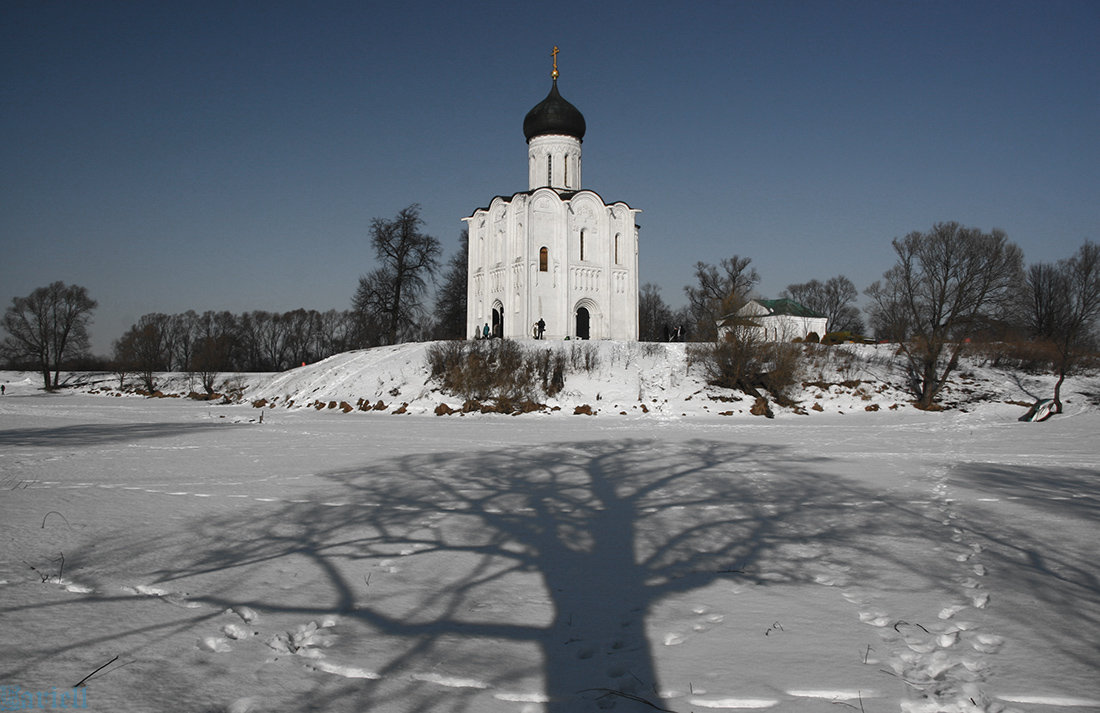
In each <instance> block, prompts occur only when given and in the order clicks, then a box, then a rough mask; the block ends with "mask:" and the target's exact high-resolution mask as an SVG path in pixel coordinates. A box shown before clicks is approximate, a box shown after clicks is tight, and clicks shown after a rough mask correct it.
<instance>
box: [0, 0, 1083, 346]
mask: <svg viewBox="0 0 1100 713" xmlns="http://www.w3.org/2000/svg"><path fill="white" fill-rule="evenodd" d="M1098 37H1100V2H1096V1H1095V0H1084V1H1081V2H1059V1H1057V0H1053V1H1043V2H1025V3H1020V2H965V1H954V0H953V1H951V2H936V1H933V0H929V1H923V0H922V1H920V2H890V1H888V0H877V1H875V2H854V1H853V2H825V1H815V2H809V1H807V2H783V1H773V0H769V1H767V2H764V1H760V2H706V1H697V2H691V3H673V2H644V1H642V2H639V1H634V2H606V3H602V2H552V3H523V2H483V3H469V4H466V3H460V2H453V1H451V2H402V3H399V2H365V1H364V2H324V1H321V2H278V1H271V0H264V1H262V2H261V1H260V0H256V1H255V2H229V1H219V2H210V3H206V2H194V1H188V2H176V3H169V2H87V1H85V0H81V1H80V2H62V1H59V0H49V1H44V0H33V1H25V2H22V1H21V2H10V1H6V0H3V1H0V167H2V169H0V276H2V277H0V301H2V302H3V305H4V306H7V305H8V304H10V298H11V297H14V296H23V295H26V294H28V293H29V292H30V291H31V290H33V289H34V288H35V287H39V286H42V285H45V284H48V283H49V282H52V281H54V280H63V281H65V282H68V283H76V284H80V285H83V286H85V287H87V288H88V290H89V292H90V294H91V296H92V297H93V298H95V299H97V300H98V301H99V308H98V310H97V311H96V314H95V320H94V323H93V325H92V337H93V346H94V349H95V351H96V352H97V353H100V354H106V353H108V352H109V350H110V345H111V342H112V341H113V340H114V339H117V338H118V337H119V336H120V335H121V333H122V332H123V331H124V330H125V329H126V328H127V327H128V326H129V325H130V324H132V323H133V322H134V321H136V320H137V318H138V317H140V316H141V315H142V314H145V313H147V312H167V313H175V312H183V311H186V310H188V309H194V310H196V311H199V312H202V311H204V310H208V309H216V310H221V309H228V310H231V311H234V312H242V311H247V310H254V309H264V310H270V311H285V310H290V309H295V308H298V307H305V308H307V309H318V310H326V309H331V308H339V309H346V308H347V307H349V306H350V300H351V296H352V293H353V292H354V290H355V287H356V285H357V282H358V278H359V276H360V275H362V274H364V273H366V272H368V271H369V270H370V269H372V268H373V267H374V260H373V255H372V252H371V249H370V244H369V241H368V229H369V225H370V221H371V219H372V218H374V217H385V218H389V217H392V216H394V215H395V214H396V213H397V212H398V211H399V210H401V209H402V208H404V207H406V206H408V205H409V204H411V203H420V204H421V206H422V213H423V217H424V218H425V220H426V225H425V230H426V231H427V232H428V233H430V234H432V235H434V236H436V237H438V238H439V239H440V240H441V241H442V242H443V244H444V246H445V251H446V253H447V255H450V254H451V253H453V252H454V251H455V250H457V247H458V235H459V233H460V231H461V230H462V227H463V223H462V222H461V218H463V217H464V216H467V215H469V214H470V213H472V212H473V210H474V209H476V208H478V207H481V206H485V205H487V204H488V202H489V201H490V200H491V199H492V197H493V196H495V195H498V194H509V195H510V194H511V193H514V192H516V191H522V190H526V188H527V147H526V144H525V143H524V138H523V133H522V123H523V117H524V115H525V114H526V113H527V111H528V110H529V109H530V108H531V107H532V106H534V105H535V104H536V103H538V102H539V101H541V100H542V99H543V98H544V97H545V96H546V93H547V91H548V90H549V88H550V76H549V74H550V69H551V64H550V50H551V49H552V47H553V46H554V45H557V46H559V47H560V48H561V54H560V55H559V69H560V71H561V78H560V80H559V88H560V90H561V93H562V95H563V96H564V97H565V98H566V99H568V100H569V101H570V102H572V103H573V104H574V105H576V106H577V107H578V108H579V109H580V110H581V112H582V113H583V114H584V116H585V118H586V120H587V123H588V132H587V134H586V136H585V140H584V187H585V188H589V189H592V190H595V191H597V192H598V193H599V194H600V195H602V196H603V197H604V198H605V199H606V200H608V201H609V202H610V201H619V200H622V201H625V202H626V203H628V204H630V205H631V206H632V207H635V208H640V209H641V210H642V211H643V212H642V213H641V215H640V216H639V218H638V222H639V224H640V225H641V247H640V251H641V252H640V264H641V280H642V282H654V283H657V284H658V285H660V286H661V288H662V294H663V296H664V298H665V299H666V301H668V302H669V303H670V304H671V305H673V306H674V307H675V306H679V305H680V304H682V303H683V297H682V288H683V286H684V285H685V284H687V283H689V282H690V281H691V276H692V268H693V266H694V264H695V262H696V261H698V260H703V261H706V262H712V263H717V262H718V260H720V259H721V258H723V257H728V256H730V255H732V254H739V255H743V256H748V257H750V258H752V260H753V264H754V265H755V266H756V268H757V269H758V270H759V272H760V274H761V276H762V278H763V281H762V283H761V285H760V292H761V294H762V295H763V296H766V297H774V296H776V295H777V293H778V292H779V291H780V290H782V289H783V288H784V287H786V286H787V285H788V284H790V283H792V282H804V281H807V280H810V279H812V278H818V279H826V278H828V277H831V276H833V275H837V274H841V273H843V274H846V275H847V276H848V277H850V278H851V279H852V280H853V281H854V282H855V283H856V285H857V286H858V287H859V288H860V289H861V290H862V289H863V288H864V287H865V286H866V285H868V284H869V283H870V282H872V281H873V280H875V279H877V278H879V277H880V276H881V274H882V272H883V271H884V270H886V269H887V268H888V267H890V265H891V264H893V254H892V250H891V246H890V241H891V239H893V238H895V237H899V236H902V235H904V234H906V233H908V232H910V231H913V230H926V229H928V228H930V227H931V226H932V224H933V223H935V222H938V221H945V220H955V221H958V222H960V223H962V224H964V225H968V226H974V227H979V228H982V229H983V230H989V229H992V228H995V227H996V228H1001V229H1003V230H1005V231H1006V232H1007V233H1008V235H1009V237H1010V238H1011V239H1012V240H1014V241H1016V242H1017V243H1018V244H1019V245H1020V246H1021V247H1022V248H1023V250H1024V255H1025V259H1026V260H1027V261H1029V262H1032V261H1038V260H1055V259H1058V258H1062V257H1067V256H1068V255H1070V254H1071V253H1073V252H1074V251H1075V250H1076V249H1077V247H1078V246H1080V244H1081V243H1082V242H1083V241H1084V240H1085V239H1091V240H1094V241H1095V240H1100V41H1098V39H1097V38H1098Z"/></svg>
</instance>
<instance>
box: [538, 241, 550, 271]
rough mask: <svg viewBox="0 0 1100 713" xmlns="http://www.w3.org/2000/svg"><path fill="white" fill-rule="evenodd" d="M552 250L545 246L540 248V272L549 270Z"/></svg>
mask: <svg viewBox="0 0 1100 713" xmlns="http://www.w3.org/2000/svg"><path fill="white" fill-rule="evenodd" d="M549 265H550V251H549V250H547V249H546V248H545V247H544V248H541V249H540V250H539V272H547V271H548V270H549V269H550V267H549Z"/></svg>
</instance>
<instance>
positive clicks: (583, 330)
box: [577, 307, 591, 339]
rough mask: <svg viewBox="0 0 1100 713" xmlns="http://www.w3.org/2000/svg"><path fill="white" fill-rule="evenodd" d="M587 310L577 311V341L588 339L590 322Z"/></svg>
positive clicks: (583, 308) (582, 308)
mask: <svg viewBox="0 0 1100 713" xmlns="http://www.w3.org/2000/svg"><path fill="white" fill-rule="evenodd" d="M590 319H591V318H590V316H589V314H588V308H586V307H580V308H578V309H577V339H588V323H589V321H590Z"/></svg>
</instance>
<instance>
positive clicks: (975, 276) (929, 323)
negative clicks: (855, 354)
mask: <svg viewBox="0 0 1100 713" xmlns="http://www.w3.org/2000/svg"><path fill="white" fill-rule="evenodd" d="M893 245H894V252H895V253H897V256H898V261H897V263H896V264H895V265H894V266H893V267H892V268H890V269H889V270H887V271H886V272H885V273H884V274H883V279H882V281H875V282H874V283H873V284H872V285H871V286H870V287H868V288H867V290H866V292H865V294H866V295H867V296H868V297H870V298H871V302H872V304H871V314H872V320H873V321H874V322H876V323H883V324H893V325H898V324H904V325H905V327H906V328H907V330H908V334H907V335H906V337H907V338H906V339H905V340H903V341H902V342H901V348H902V350H903V351H904V353H905V354H906V356H907V358H908V363H909V372H910V377H911V384H910V386H911V389H912V391H913V393H914V395H915V396H916V397H917V406H918V408H924V409H927V408H930V407H931V406H932V404H933V402H934V401H935V400H936V397H937V396H938V395H939V393H940V391H941V390H942V389H943V387H944V385H945V384H946V383H947V378H948V376H950V374H951V372H952V371H954V369H955V367H956V366H958V363H959V356H960V355H961V353H962V349H963V346H964V343H965V338H966V337H967V335H968V333H970V332H972V331H973V330H974V329H976V328H977V327H980V326H982V325H984V323H985V322H986V321H988V319H989V318H990V317H991V316H992V315H993V314H995V313H996V312H997V311H998V310H1003V309H1005V308H1006V307H1007V306H1008V303H1009V301H1010V299H1011V296H1012V292H1013V288H1014V287H1015V286H1016V285H1018V284H1019V281H1020V277H1021V273H1022V264H1023V253H1022V252H1021V251H1020V248H1019V247H1017V246H1016V245H1015V244H1014V243H1010V242H1009V241H1008V238H1007V237H1006V236H1005V234H1004V232H1003V231H1001V230H996V229H994V230H993V232H991V233H983V232H981V231H980V230H978V229H977V228H965V227H962V226H960V225H959V224H958V223H954V222H952V223H937V224H935V225H933V226H932V229H931V230H930V231H928V232H926V233H921V232H916V231H915V232H912V233H909V234H908V235H906V236H905V237H904V238H900V239H895V240H894V241H893Z"/></svg>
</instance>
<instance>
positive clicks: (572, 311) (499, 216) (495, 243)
mask: <svg viewBox="0 0 1100 713" xmlns="http://www.w3.org/2000/svg"><path fill="white" fill-rule="evenodd" d="M550 76H551V78H552V80H553V83H552V84H551V86H550V93H549V94H548V95H547V96H546V98H545V99H543V100H542V101H541V102H539V103H538V104H536V105H535V107H534V108H533V109H531V111H529V112H528V113H527V116H526V118H524V120H523V133H524V136H526V137H527V166H528V170H527V175H528V187H527V190H526V191H522V192H520V193H513V194H512V195H511V196H510V197H505V196H497V197H496V198H494V199H493V200H492V201H491V202H490V203H489V207H488V208H479V209H477V210H475V211H474V213H473V215H471V216H470V217H468V218H463V220H464V221H466V223H467V224H468V226H469V230H470V262H469V283H468V288H467V289H468V292H467V302H466V305H467V308H466V309H467V316H466V326H467V330H466V334H467V335H473V334H475V333H476V334H480V333H481V331H482V330H484V327H485V325H488V326H489V329H490V333H491V334H493V335H495V336H501V337H505V338H518V337H531V336H533V335H535V334H537V332H538V326H537V325H538V323H539V322H540V321H541V322H542V323H543V325H544V328H545V333H544V338H545V339H565V338H566V337H569V338H571V339H619V340H629V341H634V340H637V339H638V226H637V225H636V224H635V216H636V214H637V213H639V212H641V211H639V210H637V209H635V208H631V207H630V206H628V205H627V204H626V203H622V202H618V203H612V204H608V203H606V202H604V199H603V198H601V197H600V195H599V194H598V193H596V192H594V191H591V190H586V189H583V188H581V141H582V140H583V139H584V132H585V122H584V116H583V115H582V114H581V113H580V111H578V110H577V108H576V107H575V106H573V105H572V104H570V103H569V102H567V101H566V100H565V99H563V98H562V96H561V94H559V93H558V69H557V48H556V47H555V48H554V71H553V72H552V73H551V75H550Z"/></svg>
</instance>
